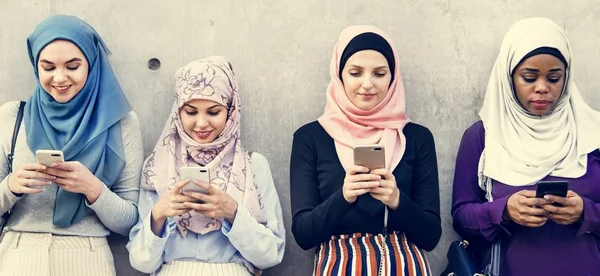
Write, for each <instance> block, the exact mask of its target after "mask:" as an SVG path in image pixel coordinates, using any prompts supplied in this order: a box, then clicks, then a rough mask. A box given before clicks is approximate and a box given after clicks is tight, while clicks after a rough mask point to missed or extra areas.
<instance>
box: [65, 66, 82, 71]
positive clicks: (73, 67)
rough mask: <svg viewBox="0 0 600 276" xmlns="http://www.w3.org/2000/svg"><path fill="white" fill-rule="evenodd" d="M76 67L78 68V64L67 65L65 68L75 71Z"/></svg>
mask: <svg viewBox="0 0 600 276" xmlns="http://www.w3.org/2000/svg"><path fill="white" fill-rule="evenodd" d="M77 68H79V65H77V66H72V67H69V66H67V69H69V70H71V71H75V70H77Z"/></svg>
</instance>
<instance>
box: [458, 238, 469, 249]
mask: <svg viewBox="0 0 600 276" xmlns="http://www.w3.org/2000/svg"><path fill="white" fill-rule="evenodd" d="M458 246H460V247H462V248H464V249H467V247H469V242H468V241H467V240H463V241H461V242H460V243H458Z"/></svg>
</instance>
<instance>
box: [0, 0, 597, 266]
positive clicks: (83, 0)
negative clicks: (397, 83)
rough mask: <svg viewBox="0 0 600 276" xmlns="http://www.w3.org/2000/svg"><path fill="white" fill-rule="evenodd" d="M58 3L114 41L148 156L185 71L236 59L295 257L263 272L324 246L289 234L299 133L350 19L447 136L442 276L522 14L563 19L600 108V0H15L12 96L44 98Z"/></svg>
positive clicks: (5, 36) (8, 30)
mask: <svg viewBox="0 0 600 276" xmlns="http://www.w3.org/2000/svg"><path fill="white" fill-rule="evenodd" d="M59 13H66V14H74V15H77V16H79V17H80V18H82V19H84V20H86V21H87V22H89V23H90V24H91V25H92V26H94V28H95V29H96V30H97V31H98V32H99V33H100V34H101V35H102V37H103V38H104V40H105V41H106V43H107V44H108V46H109V48H110V49H111V50H112V52H113V55H112V56H111V62H112V64H113V68H114V69H115V72H116V74H117V76H118V78H119V80H120V82H121V85H122V87H123V89H124V91H125V93H126V94H127V96H128V98H129V100H130V101H131V104H132V105H133V108H134V109H135V111H136V112H137V114H138V115H139V117H140V120H141V123H142V131H143V134H144V148H145V152H146V154H148V153H149V152H150V150H151V149H152V148H153V147H154V144H155V142H156V139H157V138H158V135H159V134H160V131H161V130H162V128H163V124H164V122H165V120H166V116H167V113H168V111H169V110H170V108H171V105H172V102H173V95H174V94H173V89H172V86H173V77H172V76H173V74H174V72H175V70H176V69H177V68H179V67H180V66H182V65H184V64H186V63H188V62H189V61H191V60H194V59H199V58H203V57H206V56H209V55H214V54H218V55H223V56H225V57H226V58H228V59H229V60H230V61H231V63H232V64H233V67H234V69H235V71H236V72H237V75H238V80H239V83H240V91H241V94H242V103H243V110H242V112H243V122H242V123H243V126H242V135H243V136H242V137H243V142H244V145H245V147H246V148H247V149H249V150H253V151H258V152H261V153H262V154H264V155H265V156H266V157H267V158H268V159H269V161H270V163H271V169H272V171H273V175H274V178H275V182H276V184H277V189H278V192H279V195H280V198H281V202H282V205H283V213H284V217H285V224H286V228H287V229H288V236H287V245H286V254H285V258H284V260H283V263H282V264H281V265H279V266H277V267H275V268H272V269H269V270H267V271H266V272H265V273H264V275H309V274H310V272H311V269H312V261H313V256H312V252H305V251H303V250H301V249H300V248H299V247H298V246H297V245H296V243H295V241H294V239H293V237H292V235H291V231H289V229H290V228H289V227H290V226H291V215H290V197H289V181H288V175H289V174H288V170H289V169H288V166H289V154H290V147H291V141H292V133H293V132H294V131H295V130H296V129H297V128H298V127H300V126H301V125H303V124H305V123H307V122H310V121H312V120H314V119H316V118H317V117H318V116H319V115H320V114H321V113H322V110H323V106H324V102H325V101H324V100H325V88H326V86H327V83H328V80H329V70H328V69H329V61H330V58H331V52H332V49H333V45H334V43H335V40H336V38H337V35H338V34H339V32H340V31H341V30H342V29H343V28H344V27H346V26H348V25H352V24H373V25H376V26H379V27H380V28H382V29H383V30H385V31H386V32H387V33H388V34H389V35H390V36H391V37H392V38H393V39H394V41H395V43H396V44H397V47H398V50H399V53H400V59H401V61H400V67H401V70H402V74H403V76H404V84H405V87H406V91H407V95H406V98H407V100H406V102H407V110H408V114H409V116H410V118H411V119H412V120H413V121H415V122H417V123H421V124H423V125H425V126H427V127H429V129H431V131H432V132H433V134H434V136H435V138H436V146H437V152H438V160H439V161H438V164H439V167H440V185H441V189H440V195H441V198H442V201H441V203H442V205H441V206H442V208H441V212H442V217H443V228H444V233H443V236H442V241H441V242H440V244H439V245H438V247H437V248H436V249H435V250H434V251H432V252H431V253H429V254H428V256H429V259H430V261H431V264H432V266H433V271H434V272H435V274H438V275H439V272H441V270H442V267H443V266H445V264H446V261H445V254H446V252H445V251H446V248H447V245H448V243H449V242H450V241H452V240H453V239H455V238H456V234H455V233H454V231H453V230H452V223H451V218H450V214H449V213H450V200H451V194H452V192H451V188H452V187H451V185H452V176H453V170H454V159H455V156H456V150H457V146H458V143H459V141H460V138H461V136H462V133H463V131H464V130H465V128H467V127H468V126H469V125H470V124H471V123H472V122H474V121H475V120H477V119H478V117H477V112H478V110H479V107H480V106H481V103H482V100H483V95H484V91H485V87H486V84H487V80H488V78H489V73H490V71H491V67H492V64H493V62H494V60H495V58H496V55H497V53H498V49H499V47H500V42H501V40H502V37H503V36H504V33H505V32H506V31H507V30H508V28H509V27H510V25H511V24H512V23H513V22H514V21H516V20H518V19H522V18H525V17H530V16H545V17H549V18H551V19H553V20H555V21H556V22H558V23H559V24H560V25H562V26H564V28H565V29H566V30H567V35H568V36H569V38H570V40H571V44H572V46H573V52H574V59H575V62H574V63H573V67H574V69H575V72H574V76H575V78H576V81H577V84H578V86H579V88H580V90H581V91H582V93H583V97H584V98H585V99H586V100H587V102H588V103H589V104H590V105H591V106H592V107H593V108H595V109H600V94H598V93H597V92H596V88H597V87H600V79H599V78H597V72H596V70H597V68H595V65H596V64H597V63H598V62H600V48H599V47H598V45H600V31H599V30H598V28H597V26H598V25H599V24H600V6H599V5H598V3H597V1H593V0H571V1H560V0H555V1H543V0H539V1H534V0H520V1H514V0H509V1H495V0H488V1H476V0H467V1H450V0H434V1H417V0H398V1H392V0H372V1H354V0H330V1H317V0H305V1H276V0H262V1H256V0H248V1H231V0H221V1H206V0H204V1H202V0H171V1H160V0H130V1H117V0H105V1H92V0H79V1H72V0H39V1H34V0H29V1H3V2H2V3H1V4H0V103H1V102H5V101H8V100H15V99H26V98H27V97H29V96H30V95H31V92H32V91H33V87H34V85H35V82H34V77H33V73H32V68H31V65H30V64H29V60H28V58H27V53H26V44H25V39H26V37H27V36H28V35H29V34H30V33H31V31H32V30H33V28H34V27H35V25H36V24H37V23H39V22H40V21H41V20H43V19H44V18H45V17H47V16H49V15H52V14H59ZM150 58H158V59H159V60H160V61H161V62H162V66H161V68H160V69H159V70H157V71H151V70H150V69H148V60H149V59H150ZM2 123H11V122H2ZM111 243H112V245H113V248H114V253H115V259H116V262H117V266H118V267H117V269H118V274H119V275H141V274H136V273H135V271H134V270H132V269H131V268H130V267H129V264H128V255H127V251H126V250H125V248H124V247H123V245H124V243H125V240H124V238H119V237H111Z"/></svg>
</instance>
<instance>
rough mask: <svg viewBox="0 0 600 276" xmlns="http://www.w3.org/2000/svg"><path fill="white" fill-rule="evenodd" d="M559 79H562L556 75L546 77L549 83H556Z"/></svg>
mask: <svg viewBox="0 0 600 276" xmlns="http://www.w3.org/2000/svg"><path fill="white" fill-rule="evenodd" d="M560 79H562V76H558V77H555V76H553V77H550V78H548V81H549V82H551V83H557V82H559V81H560Z"/></svg>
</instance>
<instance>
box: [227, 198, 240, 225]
mask: <svg viewBox="0 0 600 276" xmlns="http://www.w3.org/2000/svg"><path fill="white" fill-rule="evenodd" d="M232 207H233V208H232V211H230V212H229V215H228V216H227V217H226V219H227V220H229V222H231V223H233V221H234V220H235V216H236V215H237V209H238V204H237V201H233V204H232Z"/></svg>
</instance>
